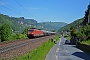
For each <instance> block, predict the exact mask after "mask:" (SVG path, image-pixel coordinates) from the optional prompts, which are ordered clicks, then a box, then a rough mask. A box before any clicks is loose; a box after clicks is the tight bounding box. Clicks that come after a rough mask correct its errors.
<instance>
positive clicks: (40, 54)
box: [13, 36, 59, 60]
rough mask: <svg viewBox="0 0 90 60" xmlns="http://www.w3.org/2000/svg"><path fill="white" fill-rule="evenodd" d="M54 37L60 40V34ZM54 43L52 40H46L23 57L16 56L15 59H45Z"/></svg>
mask: <svg viewBox="0 0 90 60" xmlns="http://www.w3.org/2000/svg"><path fill="white" fill-rule="evenodd" d="M54 39H56V41H58V39H59V36H56V37H55V38H54ZM53 45H54V43H53V42H51V40H49V41H47V42H44V43H43V44H42V45H41V46H40V47H38V48H36V49H34V50H33V51H31V52H30V53H28V54H25V55H23V56H22V57H18V58H15V59H13V60H45V57H46V55H47V53H48V52H49V50H50V49H51V48H52V47H53Z"/></svg>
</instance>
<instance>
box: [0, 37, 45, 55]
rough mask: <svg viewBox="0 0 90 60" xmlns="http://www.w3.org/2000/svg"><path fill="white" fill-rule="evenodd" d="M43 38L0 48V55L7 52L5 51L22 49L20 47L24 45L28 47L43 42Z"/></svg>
mask: <svg viewBox="0 0 90 60" xmlns="http://www.w3.org/2000/svg"><path fill="white" fill-rule="evenodd" d="M43 38H44V37H42V38H41V39H40V38H37V39H34V40H30V41H28V42H22V43H19V44H12V45H9V46H5V47H2V48H0V54H1V53H4V52H7V51H10V50H13V49H16V48H19V47H22V46H25V45H28V44H32V43H35V42H38V41H40V40H43Z"/></svg>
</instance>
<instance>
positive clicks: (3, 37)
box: [0, 24, 12, 42]
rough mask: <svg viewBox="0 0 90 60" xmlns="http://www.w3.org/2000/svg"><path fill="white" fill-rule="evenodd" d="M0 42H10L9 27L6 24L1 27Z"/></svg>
mask: <svg viewBox="0 0 90 60" xmlns="http://www.w3.org/2000/svg"><path fill="white" fill-rule="evenodd" d="M0 34H1V41H2V42H3V41H7V40H10V37H11V34H12V30H11V27H10V26H9V25H7V24H3V25H2V27H1V33H0Z"/></svg>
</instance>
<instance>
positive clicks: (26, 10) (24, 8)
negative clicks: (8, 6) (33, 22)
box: [15, 0, 33, 17]
mask: <svg viewBox="0 0 90 60" xmlns="http://www.w3.org/2000/svg"><path fill="white" fill-rule="evenodd" d="M15 1H16V0H15ZM16 2H17V1H16ZM17 3H18V5H19V6H21V7H22V8H23V9H24V10H25V11H26V12H27V13H28V14H29V15H31V14H30V13H29V12H28V11H27V10H26V9H25V8H24V7H23V6H22V5H21V4H20V3H19V2H17ZM31 16H32V15H31ZM32 17H33V16H32Z"/></svg>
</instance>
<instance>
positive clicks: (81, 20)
mask: <svg viewBox="0 0 90 60" xmlns="http://www.w3.org/2000/svg"><path fill="white" fill-rule="evenodd" d="M83 20H84V18H80V19H77V20H75V21H74V22H72V23H70V24H68V25H66V26H64V27H62V28H61V29H60V30H59V31H70V29H72V28H73V27H75V28H78V27H79V26H80V25H82V23H83Z"/></svg>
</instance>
